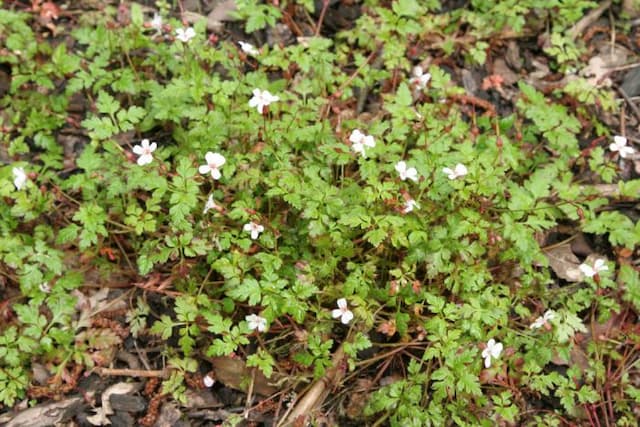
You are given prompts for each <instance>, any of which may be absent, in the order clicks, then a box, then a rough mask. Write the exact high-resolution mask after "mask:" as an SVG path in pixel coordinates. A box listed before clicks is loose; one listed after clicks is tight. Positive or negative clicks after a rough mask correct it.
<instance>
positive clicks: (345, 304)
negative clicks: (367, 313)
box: [337, 298, 347, 310]
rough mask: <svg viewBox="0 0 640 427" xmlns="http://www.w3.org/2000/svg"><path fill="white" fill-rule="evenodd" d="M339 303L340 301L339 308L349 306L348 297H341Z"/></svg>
mask: <svg viewBox="0 0 640 427" xmlns="http://www.w3.org/2000/svg"><path fill="white" fill-rule="evenodd" d="M337 303H338V307H339V308H341V309H343V310H344V309H346V308H347V300H346V298H340V299H339V300H338V301H337Z"/></svg>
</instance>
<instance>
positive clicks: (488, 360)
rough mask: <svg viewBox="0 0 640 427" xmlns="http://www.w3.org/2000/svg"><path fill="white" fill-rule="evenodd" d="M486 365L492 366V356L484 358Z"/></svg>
mask: <svg viewBox="0 0 640 427" xmlns="http://www.w3.org/2000/svg"><path fill="white" fill-rule="evenodd" d="M484 367H485V368H487V369H489V368H490V367H491V356H487V357H485V358H484Z"/></svg>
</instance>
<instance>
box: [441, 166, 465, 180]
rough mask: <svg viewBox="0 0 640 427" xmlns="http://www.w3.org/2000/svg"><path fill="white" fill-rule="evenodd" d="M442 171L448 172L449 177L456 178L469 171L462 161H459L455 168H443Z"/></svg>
mask: <svg viewBox="0 0 640 427" xmlns="http://www.w3.org/2000/svg"><path fill="white" fill-rule="evenodd" d="M442 172H444V173H446V174H447V176H448V177H449V179H456V178H460V177H463V176H465V175H466V174H467V173H468V172H469V171H468V170H467V167H466V166H465V165H463V164H462V163H458V164H457V165H456V166H455V167H454V168H453V169H451V168H442Z"/></svg>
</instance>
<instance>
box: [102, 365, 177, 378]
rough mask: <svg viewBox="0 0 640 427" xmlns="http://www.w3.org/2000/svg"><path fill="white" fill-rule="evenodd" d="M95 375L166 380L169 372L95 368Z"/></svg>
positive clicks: (163, 370) (164, 370)
mask: <svg viewBox="0 0 640 427" xmlns="http://www.w3.org/2000/svg"><path fill="white" fill-rule="evenodd" d="M94 371H95V373H96V374H98V375H100V376H114V377H143V378H166V377H167V376H169V372H168V371H167V370H166V369H162V370H153V371H147V370H144V369H115V368H102V367H97V368H95V369H94Z"/></svg>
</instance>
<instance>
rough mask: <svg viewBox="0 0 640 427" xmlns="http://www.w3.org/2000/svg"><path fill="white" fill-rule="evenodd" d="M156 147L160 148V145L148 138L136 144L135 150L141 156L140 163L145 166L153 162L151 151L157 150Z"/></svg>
mask: <svg viewBox="0 0 640 427" xmlns="http://www.w3.org/2000/svg"><path fill="white" fill-rule="evenodd" d="M156 148H158V145H157V144H156V143H155V142H152V143H151V144H149V140H148V139H143V140H142V141H140V145H134V146H133V152H134V153H135V154H137V155H138V156H140V157H138V164H139V165H140V166H144V165H146V164H149V163H151V162H152V161H153V154H151V153H153V152H154V151H156Z"/></svg>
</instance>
